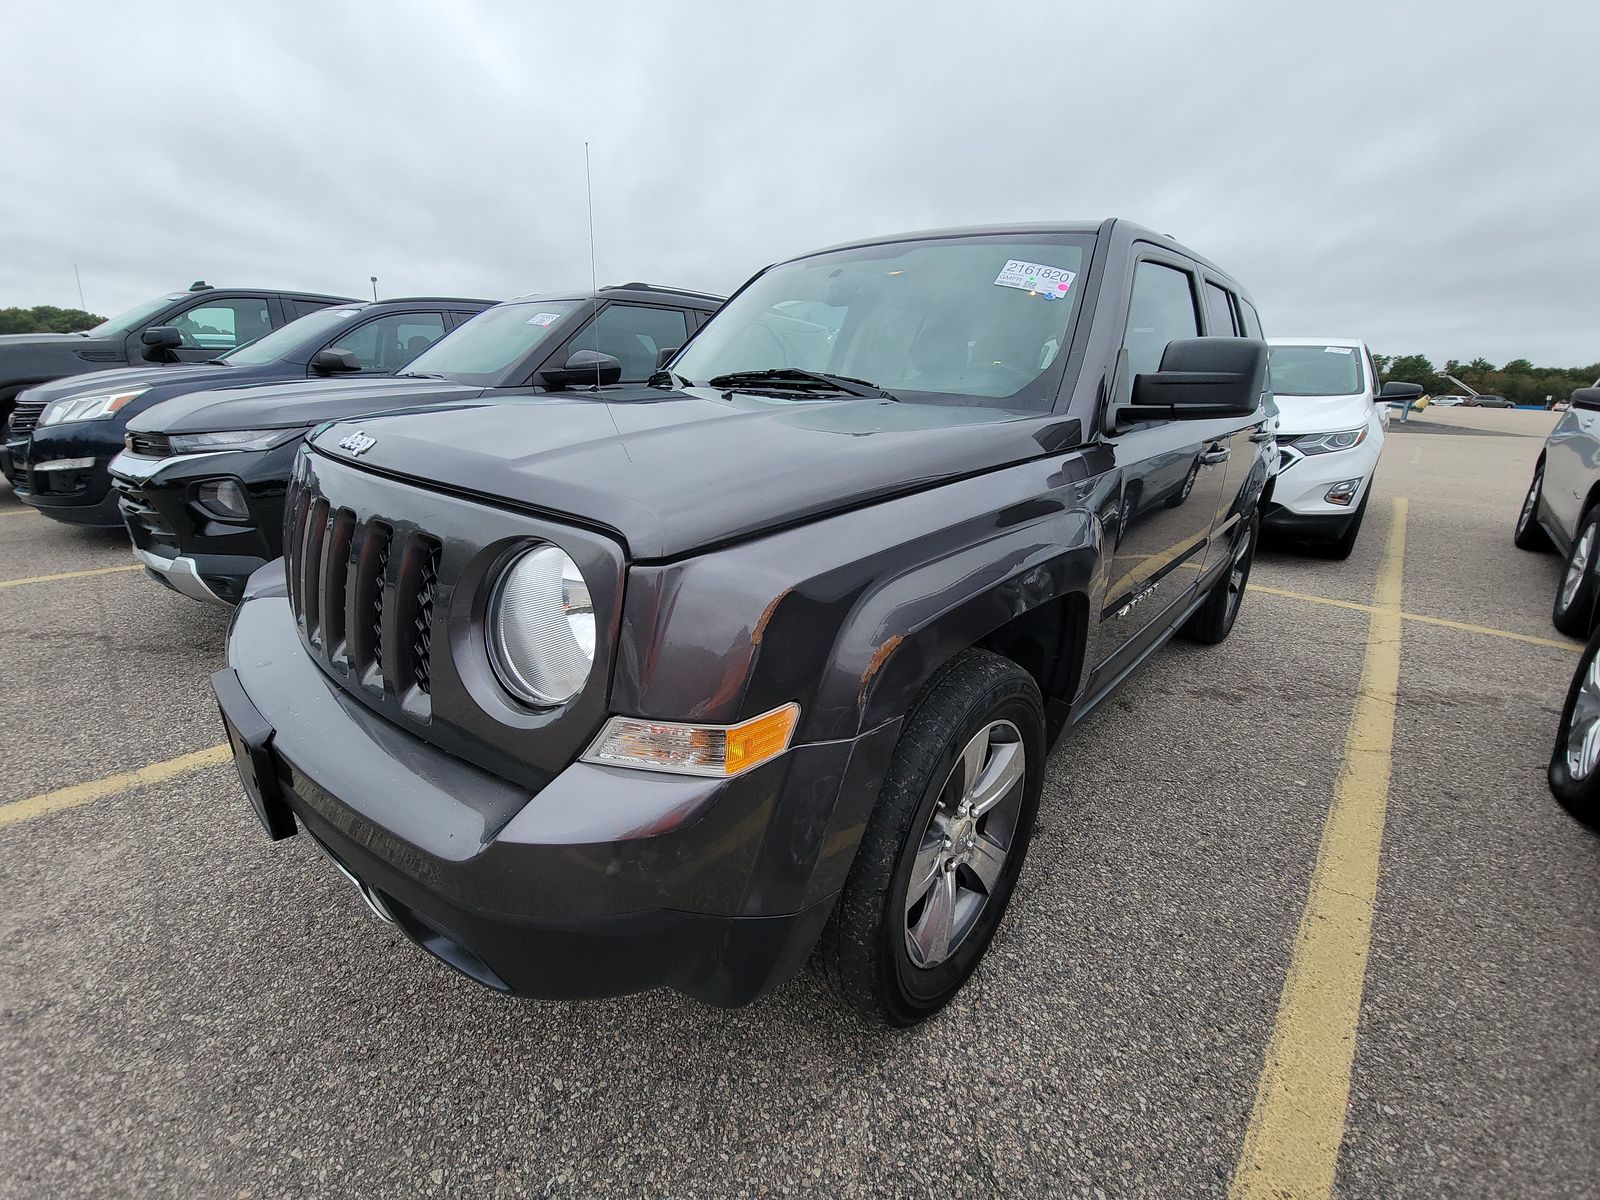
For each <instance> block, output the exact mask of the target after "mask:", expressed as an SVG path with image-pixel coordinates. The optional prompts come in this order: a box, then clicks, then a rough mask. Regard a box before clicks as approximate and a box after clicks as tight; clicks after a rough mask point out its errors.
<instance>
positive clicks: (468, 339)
mask: <svg viewBox="0 0 1600 1200" xmlns="http://www.w3.org/2000/svg"><path fill="white" fill-rule="evenodd" d="M581 303H583V302H582V301H581V300H527V301H518V302H517V303H515V304H497V305H495V306H494V307H493V308H488V309H485V310H484V311H483V312H481V313H479V314H478V315H477V316H475V317H473V318H472V320H470V321H468V322H467V323H466V324H465V325H463V326H461V328H459V329H457V330H456V331H455V332H454V333H452V334H450V335H449V336H447V337H444V338H441V339H440V340H439V341H437V342H435V343H434V344H433V345H432V346H431V347H429V348H428V349H427V350H424V351H423V352H422V353H421V354H419V355H418V356H417V357H416V358H414V359H412V360H411V362H410V363H409V364H407V366H406V369H405V371H404V372H402V374H405V375H443V376H444V377H445V378H446V379H454V380H455V381H456V382H457V383H470V384H473V385H474V386H476V387H498V386H503V382H502V380H501V376H502V375H503V374H504V373H505V370H506V368H507V367H509V366H511V365H512V364H513V363H515V362H516V361H517V360H518V359H520V358H522V356H523V355H525V354H527V353H528V351H530V350H532V349H533V348H534V347H535V346H537V345H538V344H539V343H540V342H542V341H544V340H545V339H546V338H547V337H549V336H550V331H551V330H552V329H554V328H555V327H556V326H557V325H558V324H560V321H561V318H562V317H564V316H566V315H567V314H568V313H569V312H571V311H572V310H573V309H575V308H577V307H578V305H580V304H581ZM510 382H514V383H520V382H521V380H512V381H510Z"/></svg>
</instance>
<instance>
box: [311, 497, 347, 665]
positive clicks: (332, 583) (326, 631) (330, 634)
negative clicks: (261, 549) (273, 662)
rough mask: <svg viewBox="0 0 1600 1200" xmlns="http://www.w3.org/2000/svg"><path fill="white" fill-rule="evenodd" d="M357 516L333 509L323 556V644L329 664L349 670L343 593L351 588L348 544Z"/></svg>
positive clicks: (320, 582) (320, 583)
mask: <svg viewBox="0 0 1600 1200" xmlns="http://www.w3.org/2000/svg"><path fill="white" fill-rule="evenodd" d="M355 532H356V515H355V513H353V512H351V511H350V510H349V509H348V508H340V509H336V510H334V513H333V522H332V526H331V528H330V529H329V532H328V540H327V545H326V546H325V547H324V549H323V555H322V578H321V580H320V581H319V586H320V588H321V592H322V599H321V606H322V644H323V647H324V648H325V649H326V650H327V653H328V661H329V662H331V663H333V664H334V665H335V666H338V667H342V668H345V667H348V666H349V662H350V648H349V644H348V643H347V642H346V640H345V629H346V624H345V622H346V620H347V619H348V617H349V613H348V612H347V611H346V596H345V591H346V589H347V588H348V587H349V586H350V544H351V542H352V541H353V540H354V538H355Z"/></svg>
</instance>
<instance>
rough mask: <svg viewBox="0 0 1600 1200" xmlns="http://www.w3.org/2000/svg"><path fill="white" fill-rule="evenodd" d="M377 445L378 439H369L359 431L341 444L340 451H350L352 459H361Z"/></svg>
mask: <svg viewBox="0 0 1600 1200" xmlns="http://www.w3.org/2000/svg"><path fill="white" fill-rule="evenodd" d="M377 444H378V439H377V438H375V437H368V436H367V435H366V434H364V433H362V432H361V430H359V429H358V430H356V431H355V432H354V433H352V434H351V435H350V436H349V437H347V438H345V439H344V440H343V441H342V442H340V443H339V449H341V450H348V451H350V457H352V458H360V457H361V456H362V455H363V454H365V453H366V452H367V451H368V450H371V449H372V448H373V447H374V446H376V445H377Z"/></svg>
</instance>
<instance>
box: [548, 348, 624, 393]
mask: <svg viewBox="0 0 1600 1200" xmlns="http://www.w3.org/2000/svg"><path fill="white" fill-rule="evenodd" d="M539 378H540V380H541V381H543V382H544V383H545V384H546V385H547V386H549V387H553V388H564V387H590V386H595V387H604V386H605V385H606V384H609V383H617V382H619V381H620V380H621V379H622V363H621V362H619V361H618V360H617V359H615V358H613V357H612V356H611V355H609V354H601V353H600V352H599V351H598V350H574V351H573V352H572V356H571V357H570V358H568V359H567V361H566V364H565V365H564V366H559V367H546V368H545V369H544V370H542V371H540V372H539Z"/></svg>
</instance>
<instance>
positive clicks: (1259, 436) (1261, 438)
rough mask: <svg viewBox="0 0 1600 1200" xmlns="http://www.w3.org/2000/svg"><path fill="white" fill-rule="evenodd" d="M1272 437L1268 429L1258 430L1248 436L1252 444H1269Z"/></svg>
mask: <svg viewBox="0 0 1600 1200" xmlns="http://www.w3.org/2000/svg"><path fill="white" fill-rule="evenodd" d="M1272 437H1273V435H1272V431H1271V430H1270V429H1258V430H1256V431H1255V432H1254V433H1252V434H1251V435H1250V440H1251V441H1252V442H1270V441H1271V440H1272Z"/></svg>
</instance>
